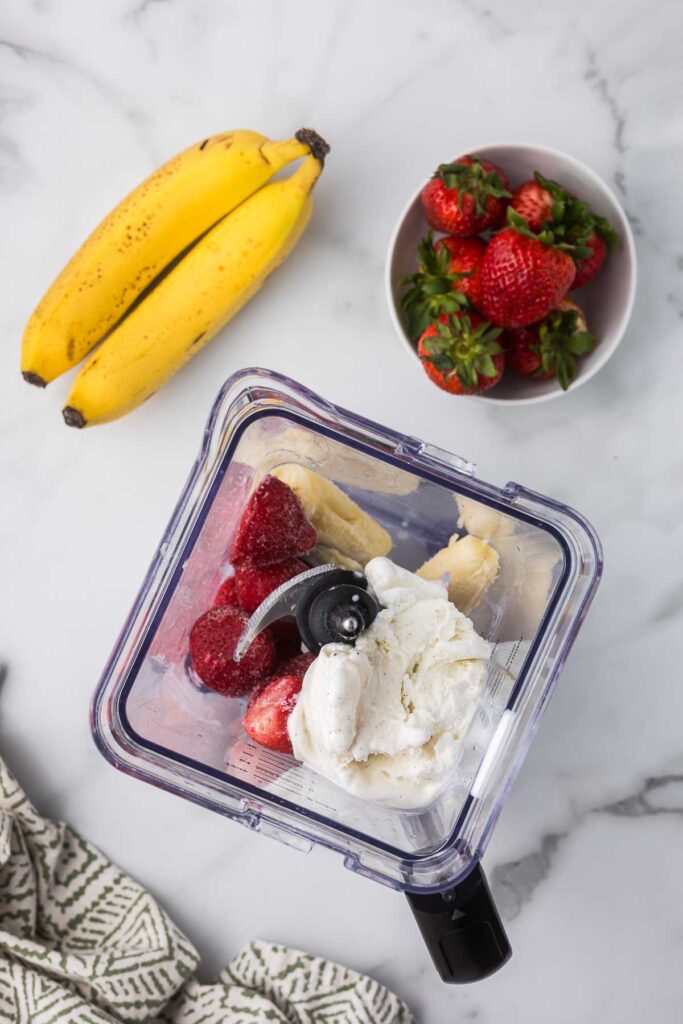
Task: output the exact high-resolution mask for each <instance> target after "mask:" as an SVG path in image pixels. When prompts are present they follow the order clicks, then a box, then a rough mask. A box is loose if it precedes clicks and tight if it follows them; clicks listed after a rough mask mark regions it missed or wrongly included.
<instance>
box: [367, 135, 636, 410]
mask: <svg viewBox="0 0 683 1024" xmlns="http://www.w3.org/2000/svg"><path fill="white" fill-rule="evenodd" d="M386 285H387V297H388V302H389V309H390V313H391V316H392V319H393V322H394V326H395V327H396V331H397V333H398V335H399V337H400V339H401V340H402V342H403V343H404V347H405V348H406V350H407V351H408V352H409V354H410V357H411V359H412V360H413V361H415V362H419V363H420V365H421V368H422V371H423V372H424V373H425V374H426V375H427V377H428V378H429V379H430V380H431V381H432V382H433V383H434V384H436V385H437V386H438V387H439V388H441V389H442V390H444V391H447V392H449V393H450V394H454V395H465V396H475V397H483V398H486V399H487V400H488V401H491V402H504V403H508V404H509V403H511V402H515V403H517V404H530V403H533V402H542V401H547V400H548V399H551V398H556V397H558V396H559V395H563V394H565V393H566V392H567V391H569V390H575V389H576V388H577V387H578V386H579V385H580V384H582V383H585V381H587V380H590V378H591V377H593V376H594V375H595V374H596V373H597V372H598V370H599V369H600V368H601V367H602V366H604V364H605V363H606V362H607V360H608V359H609V358H610V356H611V355H612V353H613V352H614V351H615V349H616V348H617V346H618V345H619V342H620V341H621V339H622V337H623V335H624V332H625V330H626V327H627V324H628V321H629V318H630V315H631V310H632V307H633V300H634V295H635V286H636V257H635V246H634V241H633V235H632V233H631V229H630V226H629V223H628V220H627V218H626V215H625V213H624V211H623V209H622V207H621V205H620V204H619V201H618V200H617V198H616V196H615V195H614V193H613V192H612V191H611V189H609V188H608V186H607V185H606V184H605V183H604V182H603V181H602V180H601V179H600V178H599V177H598V176H597V175H596V174H595V173H594V172H593V171H591V170H590V169H589V168H588V167H586V166H585V165H584V164H582V163H580V162H579V161H578V160H576V159H574V158H573V157H570V156H568V155H567V154H565V153H561V152H559V151H558V150H554V149H549V148H546V147H543V146H534V145H523V144H514V143H510V144H503V145H492V146H484V147H480V148H478V149H477V150H475V151H472V152H468V153H466V154H465V155H463V156H460V157H457V158H455V159H454V160H452V161H451V162H450V163H444V164H440V165H439V166H438V167H437V169H436V170H435V172H434V173H433V175H432V176H431V178H429V180H428V181H427V182H426V183H425V184H423V185H421V186H420V188H419V189H418V190H417V191H416V192H415V194H414V195H413V196H412V198H411V199H410V201H409V203H408V204H407V206H406V208H405V210H404V211H403V213H402V215H401V217H400V219H399V222H398V225H397V227H396V230H395V231H394V234H393V237H392V239H391V242H390V246H389V256H388V260H387V278H386Z"/></svg>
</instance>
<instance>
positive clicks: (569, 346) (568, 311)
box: [503, 299, 595, 391]
mask: <svg viewBox="0 0 683 1024" xmlns="http://www.w3.org/2000/svg"><path fill="white" fill-rule="evenodd" d="M503 344H504V345H505V352H506V360H505V364H506V366H507V367H509V369H511V370H512V371H513V373H517V374H519V375H520V376H522V377H533V378H534V379H535V380H549V379H550V378H551V377H557V379H558V381H559V383H560V385H561V386H562V388H563V390H565V391H566V390H567V388H568V387H569V385H570V384H571V382H572V381H573V380H574V379H575V377H576V374H577V370H578V367H577V358H578V357H580V356H583V355H585V354H586V353H587V352H590V351H591V349H592V348H593V347H594V346H595V338H594V337H593V335H592V334H589V333H588V331H587V330H586V319H585V317H584V315H583V312H582V310H580V309H579V307H578V306H577V305H576V304H575V303H574V302H571V301H570V300H569V299H563V300H562V302H561V303H560V304H559V306H558V307H557V309H554V310H553V311H552V313H549V314H548V315H547V316H546V317H545V318H544V319H543V320H541V322H540V323H538V324H531V325H530V326H529V327H519V328H518V329H517V330H514V331H506V332H505V334H504V335H503Z"/></svg>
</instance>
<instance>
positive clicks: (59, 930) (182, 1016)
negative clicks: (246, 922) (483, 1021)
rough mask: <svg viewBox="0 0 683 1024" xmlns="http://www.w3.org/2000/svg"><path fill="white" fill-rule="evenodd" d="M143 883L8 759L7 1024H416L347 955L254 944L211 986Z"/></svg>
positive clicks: (0, 891) (1, 792)
mask: <svg viewBox="0 0 683 1024" xmlns="http://www.w3.org/2000/svg"><path fill="white" fill-rule="evenodd" d="M197 963H198V956H197V953H196V951H195V949H194V948H193V947H192V945H191V944H190V943H189V942H188V940H187V939H186V938H185V936H184V935H183V934H182V932H180V931H179V930H178V928H176V926H175V925H174V924H173V922H172V921H171V919H170V918H169V917H168V915H167V914H166V913H165V912H164V911H163V910H162V909H161V908H160V907H159V905H158V904H157V903H156V901H155V900H153V899H152V897H151V896H150V895H149V893H147V892H145V890H144V889H143V888H142V887H141V886H140V885H138V884H137V883H136V882H134V881H133V880H132V879H130V878H129V877H128V876H127V875H125V874H124V873H123V872H122V871H120V870H119V869H118V868H117V867H115V866H114V865H113V864H112V863H111V862H110V861H109V860H107V858H106V857H104V855H103V854H101V853H100V852H99V850H97V849H95V847H94V846H92V845H91V844H90V843H87V842H86V841H85V840H83V839H82V838H81V837H80V836H79V835H78V834H77V833H76V832H74V831H73V829H71V828H69V826H68V825H64V824H61V823H57V824H56V823H54V822H51V821H47V820H46V819H44V818H41V817H40V815H39V814H38V813H37V811H36V810H35V808H34V807H33V806H32V804H31V803H30V801H29V800H28V799H27V797H26V796H25V794H24V793H23V791H22V790H21V788H20V786H19V784H18V783H17V781H16V780H15V779H14V777H13V776H12V775H11V773H10V772H9V770H8V769H7V767H6V765H5V763H4V762H3V761H2V759H0V1024H122V1022H124V1024H125V1022H144V1024H412V1022H413V1018H412V1016H411V1014H410V1012H409V1010H408V1008H407V1007H406V1006H405V1004H404V1003H403V1002H401V1000H400V999H398V998H397V997H396V996H395V995H394V994H393V993H392V992H390V991H389V990H388V989H386V988H384V986H382V985H380V984H378V983H377V982H376V981H373V980H372V979H371V978H367V977H365V976H364V975H362V974H358V973H356V972H355V971H351V970H349V969H348V968H346V967H341V966H340V965H339V964H334V963H331V962H330V961H328V960H322V959H320V958H318V957H312V956H309V955H308V954H306V953H300V952H298V951H296V950H292V949H287V948H285V947H284V946H277V945H273V944H272V943H268V942H252V943H250V945H248V946H247V947H246V948H245V949H244V950H243V951H242V952H241V953H240V954H239V955H238V956H237V957H236V958H235V959H234V960H233V961H232V963H231V964H230V965H229V966H228V967H227V968H226V969H225V970H224V971H223V972H222V973H221V974H220V975H219V977H218V979H217V980H216V982H215V983H214V984H211V985H203V984H201V983H200V982H198V981H197V980H196V979H195V978H194V977H192V973H193V971H194V969H195V967H196V966H197Z"/></svg>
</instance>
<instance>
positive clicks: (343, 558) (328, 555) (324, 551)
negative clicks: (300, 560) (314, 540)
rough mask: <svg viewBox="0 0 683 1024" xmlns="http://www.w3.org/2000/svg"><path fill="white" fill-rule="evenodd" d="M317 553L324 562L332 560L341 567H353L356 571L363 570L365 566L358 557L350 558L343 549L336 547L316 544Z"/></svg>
mask: <svg viewBox="0 0 683 1024" xmlns="http://www.w3.org/2000/svg"><path fill="white" fill-rule="evenodd" d="M315 553H316V555H317V556H318V558H319V559H320V561H321V563H322V564H325V563H329V562H331V563H332V564H333V565H338V566H339V568H340V569H353V570H354V571H355V572H362V571H363V566H362V565H361V564H360V562H359V561H357V559H355V558H350V557H349V556H348V555H345V554H344V553H343V552H342V551H337V549H336V548H326V547H325V545H324V544H318V545H316V548H315Z"/></svg>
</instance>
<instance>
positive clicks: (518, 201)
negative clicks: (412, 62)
mask: <svg viewBox="0 0 683 1024" xmlns="http://www.w3.org/2000/svg"><path fill="white" fill-rule="evenodd" d="M510 206H511V207H512V209H513V210H515V211H516V212H517V213H518V214H519V215H520V217H521V218H522V220H524V221H526V223H527V224H528V225H529V227H530V228H531V230H532V231H541V229H542V228H543V225H544V224H546V223H547V222H549V221H551V220H552V215H553V213H552V211H553V197H552V195H551V194H550V192H549V191H548V189H547V188H544V187H543V185H541V184H539V182H538V181H525V182H524V183H523V184H522V185H520V186H519V188H516V189H515V191H514V192H513V193H512V199H511V200H510Z"/></svg>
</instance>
